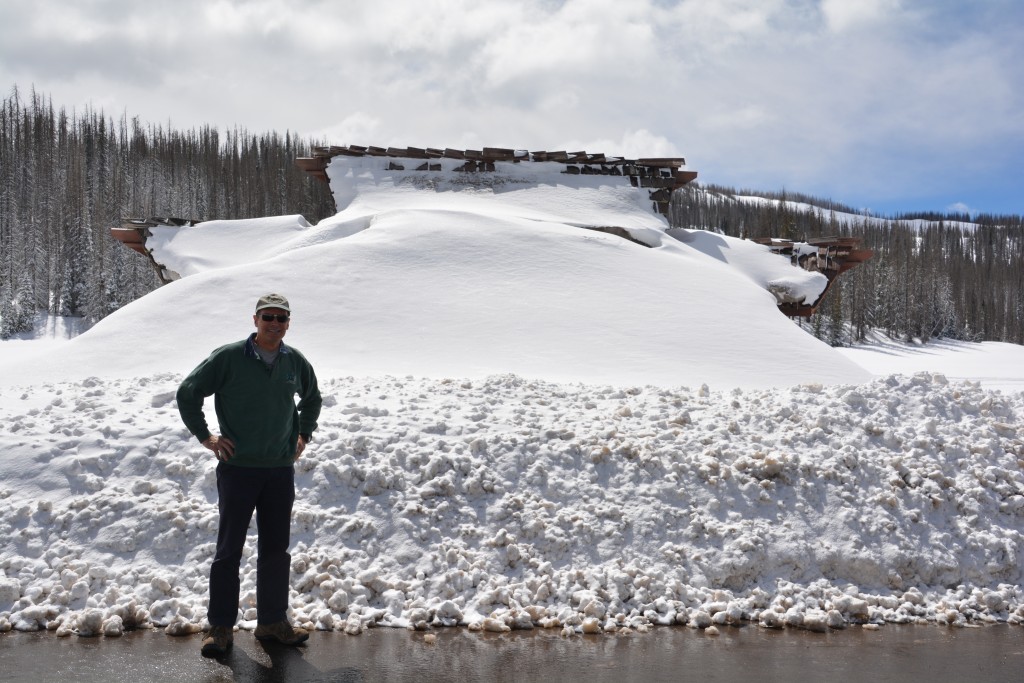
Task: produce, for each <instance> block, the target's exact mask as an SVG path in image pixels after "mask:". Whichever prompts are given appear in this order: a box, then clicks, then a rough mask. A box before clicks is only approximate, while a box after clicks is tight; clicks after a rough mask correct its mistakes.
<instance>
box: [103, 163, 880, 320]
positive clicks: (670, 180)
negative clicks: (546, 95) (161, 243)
mask: <svg viewBox="0 0 1024 683" xmlns="http://www.w3.org/2000/svg"><path fill="white" fill-rule="evenodd" d="M338 156H345V157H384V158H387V159H388V162H387V163H388V165H387V167H386V168H387V169H389V170H395V171H416V172H423V173H432V172H440V171H442V170H443V168H444V167H447V168H448V169H449V170H450V171H454V172H456V173H494V172H496V171H497V170H498V166H496V164H498V163H522V162H553V163H556V164H559V165H560V167H561V170H560V172H561V173H565V174H567V175H608V176H620V177H621V176H625V177H628V178H629V179H630V183H631V184H632V185H633V187H638V188H646V189H648V190H649V196H650V198H651V201H652V202H653V203H654V208H655V209H656V210H657V211H658V212H659V213H661V214H662V215H666V216H667V215H668V207H669V203H670V201H671V199H672V193H673V191H675V190H676V189H678V188H680V187H683V186H684V185H686V184H687V183H689V182H692V181H693V180H695V179H696V177H697V173H696V171H688V170H683V169H682V167H683V166H685V165H686V160H685V159H683V158H642V159H626V158H624V157H608V156H605V155H604V154H591V153H588V152H564V151H556V152H545V151H541V152H530V151H526V150H513V149H504V148H497V147H484V148H483V149H482V150H479V151H477V150H455V149H443V150H442V149H432V148H416V147H402V148H395V147H388V148H383V147H372V146H369V147H362V146H358V145H348V146H331V147H314V148H313V150H312V155H311V156H309V157H300V158H298V159H296V160H295V163H296V165H297V166H298V167H299V168H300V169H302V170H304V171H306V172H307V173H308V174H309V175H310V176H312V177H313V178H316V179H317V180H320V181H323V182H329V178H328V175H327V166H328V165H329V164H330V162H331V160H332V159H333V158H335V157H338ZM441 159H447V160H454V161H456V162H461V163H456V164H454V165H453V164H452V163H451V162H449V163H445V164H442V163H441V162H440V161H439V160H441ZM199 222H200V221H194V220H190V219H184V218H166V217H151V218H125V219H123V220H122V222H121V225H119V226H117V227H115V228H111V234H112V235H113V236H114V238H115V239H117V240H118V241H120V242H121V243H123V244H124V245H125V246H127V247H129V248H131V249H133V250H135V251H137V252H139V253H140V254H142V255H144V256H145V257H146V258H147V259H149V261H150V262H151V263H152V264H153V267H154V268H155V269H156V272H157V275H158V277H159V278H160V280H161V281H162V282H163V283H165V284H166V283H168V282H171V281H172V280H175V279H177V277H178V275H177V273H174V272H172V271H170V270H168V269H167V268H166V267H165V266H164V265H163V264H161V263H158V262H157V261H156V259H155V258H154V256H153V253H152V251H151V250H150V249H148V248H147V247H146V240H147V238H148V237H150V236H151V232H150V229H151V228H155V227H158V226H162V227H187V226H192V225H196V224H198V223H199ZM594 229H598V230H604V231H605V232H611V233H612V234H617V235H618V236H620V237H623V238H625V239H631V238H630V236H629V235H628V233H625V231H621V229H618V230H620V231H621V232H622V233H625V234H620V232H616V231H615V230H616V229H609V228H594ZM634 241H635V240H634ZM754 241H756V242H758V243H760V244H764V245H765V246H767V247H768V248H769V249H770V250H771V251H773V252H775V253H777V254H780V255H783V256H788V257H790V259H791V261H792V263H793V265H794V266H797V267H800V268H804V269H805V270H809V271H816V272H820V273H822V274H824V275H825V276H826V278H828V284H827V285H826V287H825V289H824V290H823V291H822V292H821V294H820V295H819V296H818V298H817V299H816V300H815V301H813V302H810V303H808V302H805V301H800V302H794V301H790V300H787V298H786V296H785V293H782V292H773V294H775V296H776V299H777V300H778V305H779V310H780V311H782V312H783V313H784V314H786V315H788V316H791V317H807V316H810V315H811V314H812V313H814V311H815V310H816V308H817V307H818V306H819V305H820V304H821V301H822V300H823V298H824V296H825V293H826V292H828V289H829V288H830V287H831V285H832V283H833V282H834V281H835V279H836V278H837V277H838V276H839V275H840V274H841V273H844V272H846V271H847V270H849V269H850V268H853V267H854V266H856V265H858V264H860V263H863V262H864V261H866V260H867V259H869V258H871V256H872V252H871V251H869V250H866V249H861V248H860V240H859V239H858V238H853V237H831V238H821V239H815V240H809V241H807V242H794V241H790V240H781V239H775V238H762V239H756V240H754ZM638 243H639V242H638Z"/></svg>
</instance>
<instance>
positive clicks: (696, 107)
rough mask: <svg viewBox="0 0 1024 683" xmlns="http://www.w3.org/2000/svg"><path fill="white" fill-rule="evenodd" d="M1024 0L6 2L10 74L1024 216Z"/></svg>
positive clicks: (136, 106) (191, 108)
mask: <svg viewBox="0 0 1024 683" xmlns="http://www.w3.org/2000/svg"><path fill="white" fill-rule="evenodd" d="M1022 27H1024V3H1020V2H1018V1H1017V0H982V1H980V2H970V3H966V2H962V1H960V0H858V1H857V2H851V1H847V0H676V1H673V0H630V1H629V2H623V1H622V0H565V1H562V2H559V1H557V0H524V1H522V2H505V1H488V0H483V1H481V0H465V1H461V0H452V1H440V0H434V1H424V0H396V1H390V2H387V3H362V2H326V1H322V2H320V1H315V0H253V1H251V2H240V1H234V2H232V1H229V0H218V1H210V2H207V1H205V0H204V1H202V2H200V1H199V0H177V1H175V2H147V3H139V2H129V1H128V0H109V1H102V0H92V1H90V2H81V1H78V0H76V1H75V2H71V1H69V0H37V1H36V2H32V3H21V2H3V3H0V87H2V88H4V89H6V90H7V91H9V89H10V88H12V87H14V86H15V85H17V86H18V87H19V88H21V89H24V90H28V89H30V88H32V87H34V88H35V89H36V90H38V91H40V92H42V93H44V94H48V95H50V96H52V98H53V101H54V103H55V104H57V105H58V106H63V107H66V108H68V109H71V108H81V107H85V106H91V107H94V108H99V109H102V110H103V111H104V112H106V113H107V114H108V115H111V116H114V117H118V116H120V115H122V114H127V115H128V116H129V117H133V116H138V117H139V118H140V119H141V120H142V121H146V122H153V123H165V124H166V123H170V124H172V125H174V126H175V127H181V128H189V127H192V126H199V125H205V124H209V125H213V126H216V127H218V128H221V129H226V128H231V127H235V126H238V127H242V128H245V129H248V130H249V131H252V132H262V131H267V130H275V131H279V132H283V131H285V130H290V131H294V132H297V133H299V134H300V135H302V136H307V137H313V138H315V139H317V140H319V141H323V142H327V143H330V144H360V145H380V146H399V147H405V146H416V147H428V146H430V147H442V148H443V147H455V148H473V149H476V148H480V147H483V146H495V147H512V148H516V149H530V150H545V149H546V150H554V149H566V150H569V151H576V150H581V149H582V150H587V151H592V152H594V151H596V152H604V153H606V154H610V155H624V156H683V157H685V158H686V159H687V161H688V163H689V167H690V168H691V169H693V170H696V171H698V173H700V178H699V179H700V180H701V181H703V182H706V183H715V184H719V185H726V186H730V187H734V188H737V189H754V190H768V191H779V190H783V189H784V190H787V191H793V192H801V193H805V194H811V195H814V196H818V197H822V198H829V199H833V200H836V201H839V202H842V203H844V204H847V205H850V206H853V207H855V208H857V209H867V210H872V211H877V212H880V213H893V212H898V211H911V210H935V211H945V210H950V211H963V212H969V213H974V214H976V213H979V212H981V213H1014V214H1021V213H1024V199H1022V197H1024V192H1021V190H1022V189H1024V187H1022V181H1021V174H1020V172H1019V160H1020V159H1021V158H1024V115H1022V113H1021V112H1022V111H1024V69H1022V68H1021V66H1020V65H1021V64H1024V46H1022V43H1021V41H1020V40H1019V34H1020V30H1021V28H1022Z"/></svg>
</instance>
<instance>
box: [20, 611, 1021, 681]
mask: <svg viewBox="0 0 1024 683" xmlns="http://www.w3.org/2000/svg"><path fill="white" fill-rule="evenodd" d="M434 633H435V634H436V636H437V639H436V641H435V642H433V643H429V642H427V641H426V640H424V637H423V636H424V634H422V633H414V632H409V631H404V630H400V629H372V630H370V631H367V632H365V633H363V634H362V635H359V636H346V635H344V634H341V633H313V634H312V635H311V637H310V640H309V642H308V643H307V645H306V646H305V647H300V648H287V647H281V646H274V645H269V644H268V645H264V644H263V643H260V642H258V641H256V640H255V639H254V638H253V637H252V633H250V632H247V631H240V632H236V634H235V645H234V648H233V649H232V651H231V652H230V653H229V655H228V656H227V657H225V658H224V659H221V660H211V659H204V658H203V657H201V656H200V655H199V645H200V641H201V636H199V635H196V636H188V637H182V638H174V637H171V636H168V635H165V634H164V633H163V632H162V631H139V632H135V633H130V634H127V635H125V636H124V637H122V638H79V637H76V636H72V637H70V638H57V637H56V636H55V635H53V634H52V633H45V632H44V633H7V634H2V635H0V681H10V682H14V681H33V682H38V681H45V682H49V681H52V682H54V683H58V682H59V683H69V682H78V681H82V682H87V683H88V682H92V681H104V682H108V683H113V682H115V681H123V682H125V683H128V682H131V683H139V682H141V681H166V682H168V683H172V682H178V681H189V682H193V681H211V682H212V681H253V682H276V681H307V682H312V681H316V682H328V681H330V682H331V683H341V682H348V681H359V682H363V681H365V682H367V683H370V682H377V681H389V682H390V681H393V682H399V681H416V682H417V683H424V682H428V681H486V682H487V683H503V682H504V681H517V682H530V681H581V680H582V681H584V682H585V683H603V682H605V681H607V682H609V683H611V682H615V683H628V682H631V681H644V682H645V683H649V682H652V681H653V682H658V681H701V682H705V681H757V682H758V683H761V682H765V681H823V680H832V681H842V682H843V683H856V682H859V681H864V682H870V683H881V682H884V681H899V682H900V683H914V682H916V681H921V682H925V681H927V683H939V682H943V681H957V682H964V683H985V682H987V681H1000V682H1004V683H1011V682H1015V681H1024V628H1021V627H1019V626H1005V625H1001V626H987V627H983V628H970V629H949V628H944V627H938V626H885V627H883V628H881V629H880V630H878V631H866V630H863V629H860V628H852V629H849V630H846V631H836V632H832V633H826V634H818V633H808V632H806V631H796V630H792V629H787V630H782V631H770V630H765V629H761V628H758V627H756V626H747V627H743V628H725V629H723V630H722V632H721V634H720V635H717V636H711V635H706V634H704V633H702V632H700V631H696V630H693V629H688V628H682V627H680V628H667V627H662V628H657V629H654V630H653V631H651V632H650V633H646V634H639V633H634V634H631V635H615V636H577V637H574V638H570V639H565V638H561V637H559V635H558V633H557V631H541V630H535V631H529V632H522V631H520V632H513V633H508V634H491V633H473V632H470V631H468V630H466V629H446V630H441V631H435V632H434Z"/></svg>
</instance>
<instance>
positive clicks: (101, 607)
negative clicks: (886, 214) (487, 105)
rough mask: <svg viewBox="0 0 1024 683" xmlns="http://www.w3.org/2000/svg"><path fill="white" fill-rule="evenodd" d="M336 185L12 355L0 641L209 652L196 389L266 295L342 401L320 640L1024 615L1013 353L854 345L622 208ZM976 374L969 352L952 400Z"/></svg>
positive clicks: (317, 602)
mask: <svg viewBox="0 0 1024 683" xmlns="http://www.w3.org/2000/svg"><path fill="white" fill-rule="evenodd" d="M332 174H333V176H334V180H333V184H332V188H333V189H334V191H335V194H336V196H337V197H338V201H339V207H340V209H341V210H340V211H339V214H338V215H337V216H335V217H334V218H332V219H329V220H327V221H322V222H321V223H320V224H318V225H317V226H310V225H308V224H304V221H302V220H301V218H299V217H274V218H266V219H260V220H257V221H247V222H225V223H221V224H217V225H210V224H200V225H199V226H195V227H194V228H188V229H183V230H180V231H178V232H177V233H176V234H175V233H171V232H168V233H166V234H157V235H155V236H154V241H153V245H154V249H155V255H156V256H157V257H158V259H159V260H161V263H163V264H164V265H165V266H166V267H168V268H169V269H171V270H174V271H175V272H177V273H178V274H179V275H181V276H182V279H181V280H179V281H177V282H174V283H172V284H171V285H168V286H165V287H163V288H161V289H159V290H157V291H156V292H154V293H152V294H150V295H148V296H146V297H144V298H143V299H141V300H139V301H137V302H135V303H133V304H131V305H129V306H128V307H126V308H125V309H122V310H121V311H118V312H117V313H115V314H114V315H112V316H110V317H109V318H107V319H106V320H104V321H103V322H102V323H100V324H99V325H97V326H96V327H94V328H93V329H92V330H89V331H88V332H86V333H84V334H82V335H80V336H77V337H74V338H73V339H69V340H64V341H61V342H58V341H56V340H52V341H50V342H47V343H46V344H45V345H44V346H45V348H44V349H43V350H42V351H40V352H33V351H31V350H29V349H27V348H26V347H28V346H30V345H31V344H33V343H34V342H26V341H19V342H5V343H4V344H3V345H0V349H3V350H4V351H5V353H4V354H3V355H4V356H5V358H4V360H3V361H2V365H0V370H2V374H0V377H3V379H2V380H0V421H2V423H3V424H4V425H5V430H4V431H3V432H2V433H0V500H2V503H3V510H4V514H3V515H2V516H0V537H2V538H3V539H5V540H4V543H3V546H2V547H0V630H10V629H18V630H38V629H49V630H52V631H54V632H56V634H58V635H71V634H78V635H83V636H84V635H101V634H102V635H106V636H116V635H120V634H121V633H123V631H124V630H125V629H130V628H136V627H162V628H165V629H166V630H167V632H168V633H171V634H185V633H193V632H196V631H197V630H199V629H200V628H202V627H203V626H204V625H205V617H206V605H207V576H208V571H209V563H210V561H211V559H212V555H213V548H214V542H215V535H216V526H217V507H216V486H215V480H216V477H215V472H214V470H215V465H216V462H215V460H214V459H213V457H212V456H211V455H210V453H209V451H207V450H205V449H204V448H203V447H202V446H201V445H200V444H198V442H196V440H195V439H194V438H193V437H192V436H191V435H189V434H188V432H187V431H186V430H185V428H184V426H183V425H182V424H181V422H180V419H179V417H178V413H177V408H176V405H175V400H174V393H175V390H176V388H177V385H178V383H179V382H180V381H181V379H182V377H183V375H184V373H186V372H187V371H188V370H190V369H191V368H192V367H193V366H194V365H195V364H197V363H198V362H199V361H200V360H201V359H202V358H204V357H205V356H206V354H207V353H209V351H210V350H212V349H213V348H214V347H216V346H218V345H220V344H222V343H225V342H228V341H232V340H234V339H240V338H242V337H243V336H244V335H246V334H247V333H248V332H249V328H250V327H251V322H250V319H249V315H250V311H251V309H252V307H253V304H254V302H255V299H256V298H257V297H258V296H259V295H260V294H262V293H263V292H264V291H268V290H279V291H281V292H282V293H284V294H286V295H287V296H289V298H290V299H291V300H292V305H293V309H294V322H293V324H292V329H291V330H290V331H289V334H288V337H287V338H286V342H289V343H293V344H294V345H295V346H296V347H297V348H299V349H301V350H302V351H303V352H304V353H305V354H306V355H307V357H309V358H310V360H311V361H312V362H313V364H314V366H315V367H316V368H317V370H318V374H319V376H320V381H321V389H322V391H323V393H324V396H325V405H324V410H323V413H322V415H321V425H320V429H319V430H318V431H317V432H316V434H315V440H314V442H313V444H312V445H311V446H310V448H309V449H308V450H307V451H306V453H305V454H304V455H303V457H302V458H301V459H300V460H299V461H298V463H297V499H296V504H295V510H294V517H293V548H292V571H293V576H292V593H291V611H292V614H291V617H292V619H293V620H294V622H295V623H297V624H298V625H301V626H304V627H307V628H314V629H325V630H338V631H344V632H346V633H350V634H358V633H360V632H362V631H363V630H364V629H366V628H369V627H373V626H394V627H404V628H410V629H431V628H435V627H440V626H455V625H461V626H465V627H468V628H470V629H479V630H488V631H507V630H510V629H526V628H552V629H557V630H558V631H559V632H560V633H562V634H564V635H566V636H567V637H569V636H574V635H576V634H580V633H622V632H631V631H632V632H637V631H641V632H642V631H646V630H648V629H650V628H651V627H653V626H656V625H664V624H685V625H688V626H690V627H695V628H702V629H703V628H709V627H716V628H717V627H723V626H725V625H731V624H742V623H755V624H760V625H762V626H765V627H772V628H774V627H798V628H804V629H810V630H814V631H825V630H829V629H836V628H843V627H847V626H854V625H857V626H861V627H866V628H879V627H884V625H885V624H888V623H931V624H951V625H957V626H966V625H972V624H980V623H986V622H1009V623H1014V624H1020V623H1024V587H1022V586H1024V582H1022V579H1024V577H1022V566H1024V565H1022V560H1024V538H1022V531H1024V474H1022V466H1024V435H1022V433H1021V420H1020V415H1021V414H1022V412H1024V394H1022V393H1021V392H1020V391H1015V390H1013V389H1014V388H1015V387H1017V388H1019V387H1020V386H1021V381H1022V377H1021V374H1022V371H1021V370H1020V369H1021V368H1024V362H1021V361H1022V360H1024V348H1022V347H1014V346H1012V345H1001V346H1000V348H999V349H998V353H996V354H989V353H988V350H989V349H986V350H985V352H984V353H982V352H977V353H975V352H976V351H977V350H978V349H980V348H984V346H985V345H962V346H958V347H955V348H953V349H950V348H944V347H941V346H939V347H937V350H936V351H935V352H928V355H927V356H926V355H925V353H926V352H927V349H928V348H929V347H923V348H922V349H921V350H920V354H918V355H916V356H915V353H917V352H918V351H919V350H918V349H915V348H912V347H909V346H901V345H897V344H895V343H888V344H881V343H879V344H876V345H875V347H874V349H873V350H872V349H861V350H858V351H854V352H851V353H846V352H840V351H837V350H835V349H831V348H829V347H827V346H825V345H823V344H821V343H820V342H817V341H816V340H814V339H813V338H811V337H810V336H809V335H807V334H806V333H805V332H803V331H801V330H800V329H799V327H797V326H796V325H794V324H793V323H792V322H790V321H788V320H787V319H785V318H784V317H783V316H782V315H781V314H779V313H778V310H777V308H776V306H775V300H774V298H773V297H772V296H771V295H770V294H768V292H767V291H766V289H765V288H766V286H767V284H768V283H769V282H771V281H775V280H779V279H782V280H784V281H786V282H790V283H792V285H793V287H795V288H798V287H810V288H812V289H813V282H811V281H808V280H807V279H805V278H804V276H803V275H801V274H800V271H798V270H797V269H792V270H793V271H794V272H792V273H789V272H788V271H785V270H780V269H779V268H780V267H781V266H780V265H779V262H778V261H773V260H771V259H774V258H776V257H774V256H772V255H770V254H768V253H767V252H761V253H762V254H763V256H764V258H765V259H769V260H767V261H764V262H761V261H759V260H758V258H757V255H756V252H755V251H747V250H748V245H746V244H740V243H737V242H734V241H731V240H728V239H727V238H723V237H722V236H720V235H714V234H711V233H702V232H701V231H685V234H680V235H675V234H674V233H676V232H677V231H666V230H665V227H666V226H665V225H664V223H663V221H661V219H660V218H659V217H658V216H656V215H654V214H652V213H651V212H650V211H649V210H648V208H647V207H646V205H645V196H644V195H643V194H642V193H643V192H644V191H642V190H634V189H632V188H629V187H624V186H621V185H614V184H611V185H605V184H602V183H604V182H607V181H605V180H601V181H598V180H594V179H587V180H586V183H591V184H590V185H588V184H586V183H583V182H582V181H578V182H579V183H580V184H578V185H575V186H561V185H559V184H558V183H557V180H558V179H554V180H552V179H551V178H537V177H533V178H532V179H531V177H530V174H532V175H534V176H536V175H538V174H540V171H537V170H534V169H525V170H522V171H519V170H515V171H514V172H513V171H509V172H508V173H507V174H506V176H507V177H506V181H505V182H504V183H503V184H501V185H500V186H495V187H480V186H466V185H465V184H463V185H458V184H452V185H451V186H449V185H446V184H445V183H446V182H448V181H449V180H450V179H451V178H452V175H451V174H442V175H441V176H439V178H441V179H442V180H443V181H444V182H441V183H438V184H435V185H434V186H431V187H422V186H420V185H417V184H416V182H414V180H410V179H414V178H415V176H413V174H411V173H410V174H402V173H400V172H396V173H390V174H388V173H383V172H382V171H381V170H380V169H374V168H372V167H368V166H360V165H359V164H355V163H353V162H350V163H349V164H348V165H347V166H345V167H343V168H334V169H333V170H332ZM610 226H611V227H618V228H622V229H623V230H624V231H625V232H626V233H628V234H629V235H630V236H631V237H633V238H634V239H636V240H637V241H639V242H643V244H645V245H648V246H642V245H641V244H637V243H635V242H632V241H627V240H625V239H623V238H622V237H619V236H615V235H611V234H607V233H605V232H599V231H595V230H592V229H588V228H594V227H610ZM782 263H783V264H786V263H788V262H787V261H786V260H785V259H782ZM785 267H787V268H789V266H788V265H786V266H785ZM929 346H930V345H929ZM1004 347H1005V348H1004ZM956 354H968V355H972V356H978V357H982V359H981V360H978V361H977V364H976V365H970V366H969V365H961V366H960V367H961V369H962V373H961V374H955V375H954V376H955V377H957V379H952V378H951V377H950V376H948V375H944V374H942V372H941V371H943V370H944V369H945V363H947V361H948V359H950V358H953V357H955V356H956ZM901 357H902V358H916V359H918V360H919V363H918V364H917V365H915V366H914V367H912V368H911V370H912V372H909V373H906V374H890V373H891V372H893V371H895V370H898V368H895V367H892V368H890V367H888V366H887V363H889V362H890V359H897V358H901ZM986 358H987V359H988V360H989V361H991V362H992V363H996V362H998V363H1000V364H1002V365H994V364H988V363H986V362H985V360H984V359H986ZM879 359H882V360H879ZM996 359H998V360H996ZM960 377H963V379H959V378H960ZM978 379H980V381H974V380H978ZM1004 380H1005V381H1004ZM208 410H209V411H210V412H211V413H212V406H208ZM252 533H253V535H254V534H255V528H253V530H252ZM246 552H247V555H246V557H245V558H244V560H243V567H242V573H243V578H242V605H241V611H240V626H241V627H242V628H253V627H254V626H255V621H254V620H255V571H256V563H255V542H254V539H251V542H250V543H249V544H248V545H247V550H246Z"/></svg>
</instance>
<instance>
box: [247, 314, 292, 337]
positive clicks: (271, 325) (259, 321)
mask: <svg viewBox="0 0 1024 683" xmlns="http://www.w3.org/2000/svg"><path fill="white" fill-rule="evenodd" d="M289 318H290V315H289V313H288V311H286V310H284V309H283V308H264V309H263V310H262V311H260V312H259V313H257V314H256V315H254V316H253V320H254V321H255V323H256V337H257V338H258V339H259V340H260V342H265V343H267V344H277V343H279V342H280V341H281V340H282V339H284V333H285V332H287V331H288V323H289ZM282 321H283V322H282Z"/></svg>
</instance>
